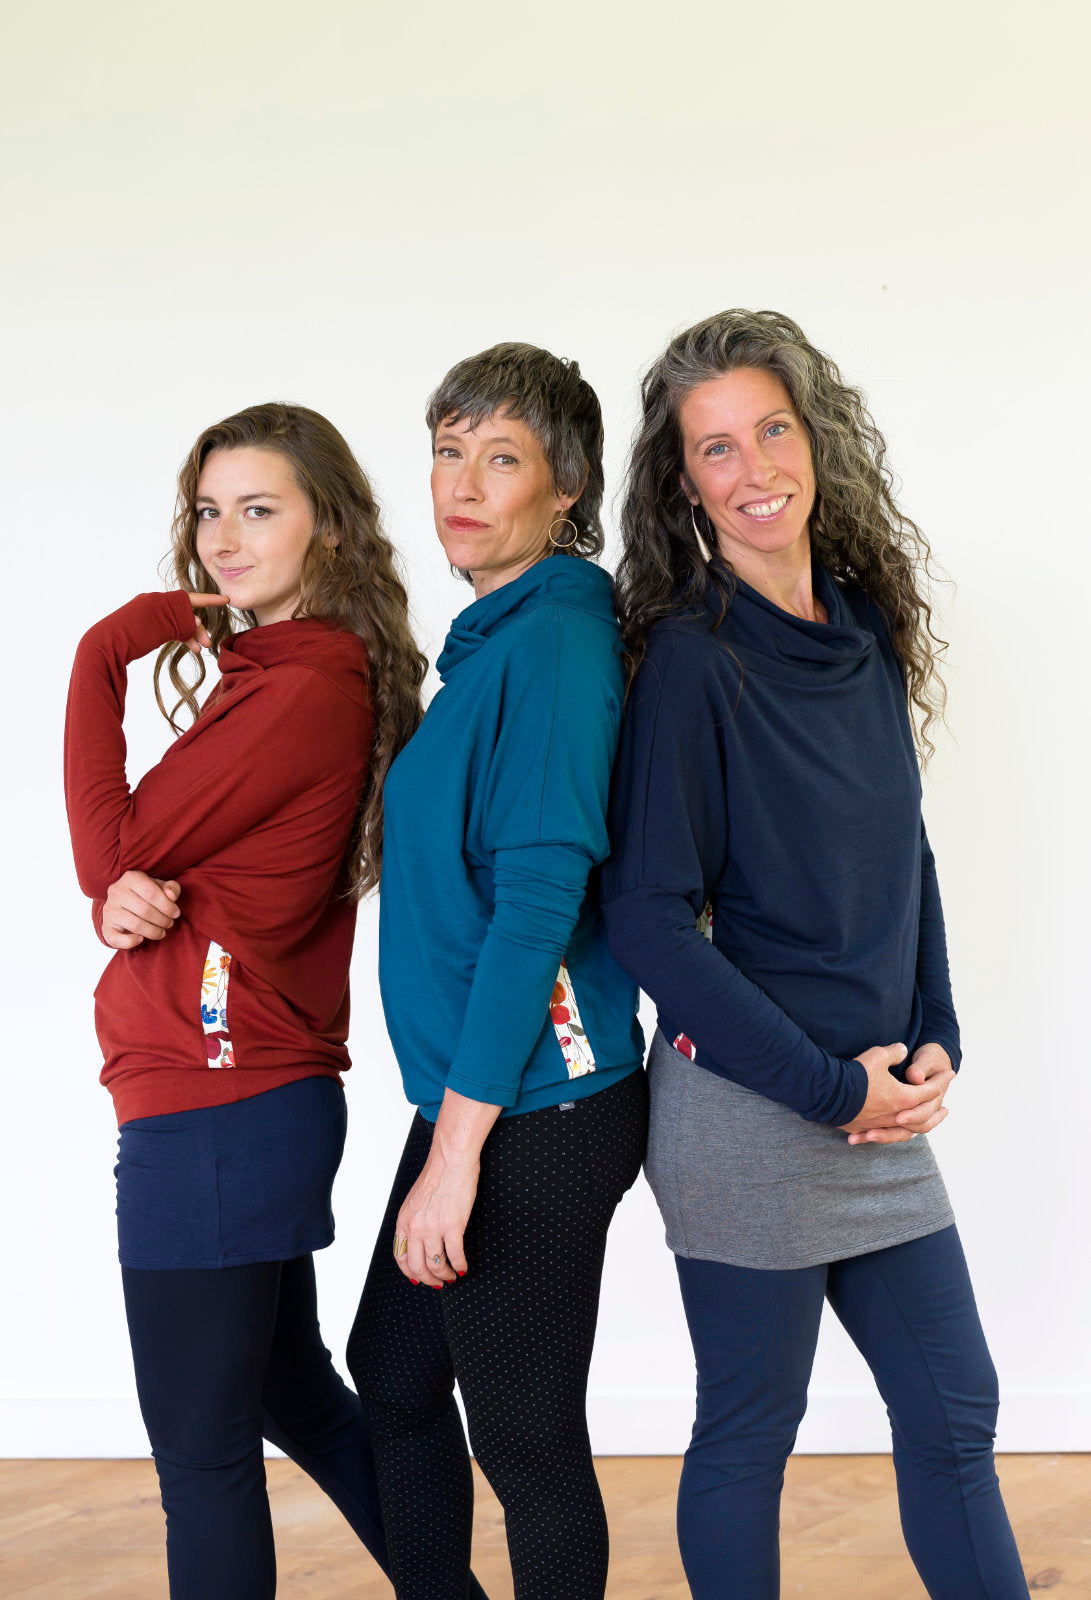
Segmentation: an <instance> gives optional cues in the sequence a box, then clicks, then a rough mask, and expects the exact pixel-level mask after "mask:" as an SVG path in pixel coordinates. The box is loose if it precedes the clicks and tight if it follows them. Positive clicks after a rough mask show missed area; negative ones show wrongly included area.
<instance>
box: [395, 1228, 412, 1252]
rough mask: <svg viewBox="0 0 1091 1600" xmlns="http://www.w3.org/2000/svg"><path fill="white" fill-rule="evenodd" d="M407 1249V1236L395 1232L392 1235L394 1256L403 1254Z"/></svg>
mask: <svg viewBox="0 0 1091 1600" xmlns="http://www.w3.org/2000/svg"><path fill="white" fill-rule="evenodd" d="M408 1250H409V1240H408V1238H406V1237H405V1236H404V1235H403V1234H400V1233H396V1234H395V1235H394V1255H395V1258H400V1257H401V1256H404V1255H405V1254H406V1253H407V1251H408Z"/></svg>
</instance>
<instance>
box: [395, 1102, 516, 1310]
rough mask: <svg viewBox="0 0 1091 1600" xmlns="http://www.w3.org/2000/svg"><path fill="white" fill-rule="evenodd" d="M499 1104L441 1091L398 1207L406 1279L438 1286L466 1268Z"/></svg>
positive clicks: (398, 1247)
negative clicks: (418, 1164) (466, 1239)
mask: <svg viewBox="0 0 1091 1600" xmlns="http://www.w3.org/2000/svg"><path fill="white" fill-rule="evenodd" d="M500 1111H501V1107H500V1106H492V1105H487V1104H485V1102H483V1101H481V1100H470V1099H469V1098H468V1097H467V1096H466V1095H462V1094H458V1093H457V1092H456V1091H455V1090H454V1089H447V1090H446V1091H445V1092H444V1096H443V1104H442V1105H441V1106H440V1108H439V1116H438V1117H437V1118H436V1131H435V1133H434V1134H433V1135H432V1148H431V1150H430V1151H429V1152H428V1160H427V1161H426V1162H425V1163H424V1170H423V1171H422V1173H421V1175H420V1177H419V1178H418V1179H417V1181H416V1183H415V1184H414V1185H413V1187H412V1188H411V1189H410V1191H409V1193H408V1194H407V1195H406V1197H405V1200H404V1201H403V1203H402V1208H401V1210H400V1211H399V1212H398V1221H397V1226H396V1228H395V1231H394V1238H393V1240H392V1241H391V1242H392V1246H393V1250H394V1259H395V1260H396V1261H397V1263H398V1266H399V1267H400V1268H401V1270H402V1272H404V1274H405V1276H406V1277H407V1278H408V1279H409V1281H410V1283H413V1284H418V1283H423V1284H427V1285H428V1286H429V1288H432V1289H442V1288H443V1285H444V1284H445V1283H453V1282H454V1281H455V1279H456V1278H461V1277H463V1276H464V1275H465V1273H466V1270H467V1263H466V1254H465V1251H464V1249H463V1245H462V1240H463V1236H464V1234H465V1232H466V1224H467V1223H468V1222H469V1220H470V1212H471V1211H472V1210H473V1205H474V1201H475V1200H476V1198H477V1180H478V1177H479V1175H480V1172H481V1150H482V1147H483V1145H484V1143H485V1140H486V1139H487V1138H488V1136H489V1133H490V1131H491V1129H492V1126H493V1123H494V1122H495V1121H496V1119H497V1117H498V1116H499V1115H500Z"/></svg>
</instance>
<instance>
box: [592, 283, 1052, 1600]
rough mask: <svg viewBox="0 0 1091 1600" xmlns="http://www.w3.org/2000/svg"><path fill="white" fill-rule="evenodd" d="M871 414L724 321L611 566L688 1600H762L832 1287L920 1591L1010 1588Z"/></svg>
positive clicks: (739, 319)
mask: <svg viewBox="0 0 1091 1600" xmlns="http://www.w3.org/2000/svg"><path fill="white" fill-rule="evenodd" d="M884 451H885V446H884V443H883V440H882V437H881V435H880V434H879V433H878V431H877V429H876V428H875V425H874V423H873V422H872V420H871V418H870V416H869V415H868V412H867V410H866V407H865V404H864V401H863V398H862V396H861V395H860V394H859V393H858V392H857V391H856V390H855V389H853V388H851V387H849V386H848V385H847V384H845V383H844V381H843V380H842V378H841V376H840V374H839V372H838V370H837V368H836V367H835V366H834V364H833V362H832V361H831V360H830V359H829V357H827V356H825V355H823V354H822V352H821V351H819V350H816V349H815V347H814V346H813V345H811V344H810V343H809V342H808V340H807V339H806V338H805V337H804V335H803V333H802V331H801V330H800V329H799V328H798V327H797V326H796V324H795V323H794V322H792V321H790V320H789V319H788V318H787V317H784V316H781V315H779V314H777V313H775V312H768V311H765V312H749V311H727V312H724V313H723V314H722V315H721V316H717V317H711V318H709V319H708V320H707V321H706V322H703V323H700V324H698V325H697V326H696V327H693V328H689V329H687V330H686V331H685V332H683V333H681V334H679V335H678V336H677V338H675V339H674V340H672V341H671V343H670V345H669V346H668V347H667V349H666V351H665V352H664V354H663V355H662V356H661V357H660V359H659V360H658V361H656V362H655V363H654V365H653V366H652V368H651V370H650V371H649V373H648V375H647V377H646V378H645V381H644V386H643V425H642V427H641V428H640V430H639V431H638V435H637V438H636V442H635V444H634V448H633V458H632V466H631V470H630V476H629V485H628V493H627V496H626V500H625V506H624V513H623V518H622V528H623V535H624V542H625V553H624V558H623V560H622V564H621V569H620V572H619V585H618V587H619V612H620V615H621V620H622V634H623V638H624V641H625V645H626V648H627V651H628V656H629V661H630V665H631V669H632V672H633V677H632V684H631V695H630V700H629V706H628V711H627V714H626V720H625V727H624V731H623V735H622V740H621V750H620V755H619V758H618V767H617V772H616V774H615V782H614V790H613V797H612V803H611V837H612V841H613V847H614V854H613V856H612V858H611V861H610V863H609V864H608V867H607V869H606V871H605V873H604V875H603V899H604V911H605V916H606V921H607V925H608V928H609V933H610V945H611V948H612V950H613V951H614V954H615V955H616V956H617V958H618V960H619V961H620V962H621V963H622V965H623V966H624V967H625V968H626V970H627V971H628V972H630V973H631V974H632V975H633V976H634V977H635V978H636V979H637V980H638V981H639V982H640V984H641V987H642V988H643V989H644V990H645V991H646V992H647V993H648V994H649V995H650V996H651V997H652V999H653V1000H655V1002H656V1004H657V1005H658V1007H659V1031H658V1032H657V1034H656V1036H655V1040H654V1042H653V1045H652V1051H651V1057H650V1060H649V1079H650V1085H651V1102H652V1115H651V1129H650V1134H649V1147H648V1160H647V1173H648V1177H649V1180H650V1182H651V1185H652V1188H653V1189H654V1190H655V1193H656V1197H657V1199H658V1201H659V1204H660V1208H661V1210H662V1212H663V1216H664V1219H665V1221H666V1224H667V1242H668V1244H669V1246H670V1248H671V1249H672V1250H673V1251H674V1252H675V1255H676V1258H677V1263H678V1273H679V1278H680V1281H681V1286H682V1296H683V1300H684V1302H685V1308H686V1315H687V1318H688V1321H689V1326H690V1332H691V1335H692V1338H693V1344H694V1350H695V1353H696V1357H697V1384H698V1396H697V1421H696V1425H695V1428H694V1432H693V1438H692V1441H691V1444H690V1447H689V1450H688V1451H687V1454H686V1460H685V1465H684V1468H683V1472H682V1482H681V1487H680V1491H679V1504H678V1530H679V1541H680V1544H681V1549H682V1558H683V1562H684V1564H685V1569H686V1575H687V1578H688V1579H689V1584H690V1588H691V1590H692V1593H693V1594H694V1596H695V1597H696V1600H723V1597H724V1596H727V1595H731V1596H732V1597H734V1600H775V1597H776V1596H777V1595H778V1594H779V1592H780V1585H779V1553H778V1520H779V1499H780V1490H781V1485H782V1482H783V1475H784V1465H785V1461H786V1459H787V1457H788V1455H789V1453H790V1451H791V1449H792V1446H793V1443H794V1440H795V1433H796V1428H797V1427H798V1425H799V1421H800V1419H801V1417H802V1415H803V1411H804V1408H805V1405H806V1396H807V1384H808V1379H809V1376H810V1371H811V1363H812V1360H813V1356H814V1350H815V1344H816V1340H817V1337H818V1327H819V1318H820V1315H821V1311H822V1304H823V1299H824V1298H826V1299H829V1301H830V1303H831V1305H832V1306H833V1308H834V1310H835V1311H836V1313H837V1315H838V1317H839V1318H840V1320H841V1321H842V1323H843V1324H844V1326H845V1327H846V1329H847V1330H848V1332H849V1334H850V1336H851V1337H852V1339H853V1340H854V1341H855V1343H856V1344H857V1346H858V1348H859V1349H860V1351H861V1352H862V1354H863V1355H864V1356H865V1358H866V1359H867V1361H868V1363H869V1364H870V1366H871V1369H872V1372H873V1373H874V1375H875V1379H876V1382H877V1384H878V1386H879V1388H880V1390H881V1392H882V1395H883V1399H884V1400H885V1402H886V1405H887V1409H888V1412H889V1415H890V1417H891V1422H892V1427H893V1432H894V1462H895V1466H896V1469H897V1475H898V1493H899V1500H900V1506H901V1514H902V1525H903V1528H904V1530H905V1536H906V1541H907V1544H908V1546H909V1549H910V1553H911V1555H912V1557H913V1560H914V1562H915V1563H916V1566H917V1569H918V1571H919V1572H920V1575H921V1578H922V1580H923V1582H924V1585H925V1587H926V1588H927V1590H928V1593H929V1594H930V1595H931V1596H933V1600H941V1597H942V1600H1025V1597H1026V1594H1027V1588H1026V1583H1025V1581H1024V1579H1023V1575H1022V1571H1021V1568H1020V1564H1019V1557H1018V1552H1017V1551H1016V1548H1015V1543H1014V1540H1013V1538H1012V1533H1011V1529H1010V1527H1009V1525H1008V1520H1007V1516H1006V1514H1005V1511H1004V1505H1003V1502H1002V1500H1001V1497H1000V1492H999V1488H998V1485H997V1482H996V1474H995V1471H994V1468H993V1455H992V1445H993V1430H994V1426H995V1421H996V1410H997V1394H996V1375H995V1373H994V1371H993V1368H992V1363H991V1362H990V1359H989V1353H988V1350H987V1348H986V1345H985V1339H984V1335H983V1333H982V1331H981V1325H980V1322H979V1320H978V1316H977V1310H976V1307H975V1305H974V1298H973V1291H972V1289H971V1286H970V1281H969V1277H968V1275H967V1270H966V1263H965V1259H964V1257H963V1254H962V1250H961V1246H960V1244H959V1240H958V1234H957V1231H956V1229H955V1226H954V1218H953V1215H952V1212H951V1207H950V1203H949V1201H948V1199H947V1195H946V1192H945V1190H944V1186H943V1181H942V1179H941V1178H940V1175H939V1172H938V1169H937V1167H936V1163H935V1158H934V1157H933V1155H932V1152H931V1150H930V1148H929V1146H928V1144H927V1141H926V1140H925V1139H924V1138H923V1137H922V1135H924V1134H926V1133H927V1132H928V1131H929V1129H931V1128H934V1127H936V1126H938V1124H939V1123H940V1122H941V1121H942V1119H943V1118H944V1117H945V1116H946V1114H947V1113H946V1108H945V1106H944V1104H943V1100H944V1096H945V1094H946V1092H947V1090H948V1088H949V1087H950V1084H951V1083H952V1081H953V1078H954V1073H955V1070H956V1069H957V1067H958V1065H959V1059H960V1057H959V1033H958V1024H957V1021H956V1018H955V1012H954V1007H953V1004H952V1000H951V986H950V981H949V977H948V970H947V953H946V943H945V937H944V925H943V914H942V910H941V907H940V898H939V889H938V886H937V879H936V868H935V861H934V858H933V855H932V851H931V849H930V848H929V844H928V839H927V836H926V835H925V832H924V828H923V825H922V822H921V786H920V779H919V776H918V766H917V758H916V752H915V750H914V726H913V720H912V718H911V715H910V713H911V711H913V712H915V713H917V721H918V724H919V735H920V741H921V743H922V745H923V747H924V750H925V751H927V750H928V749H929V748H930V746H929V745H928V737H927V735H928V725H929V722H930V721H931V719H932V718H933V717H934V716H935V715H936V714H937V713H938V712H939V711H940V710H941V709H942V691H941V689H940V686H939V684H938V680H937V677H936V672H935V669H936V660H937V655H938V653H939V649H940V645H939V641H938V640H937V639H936V637H935V635H934V634H933V632H932V629H931V625H930V613H929V606H928V600H927V596H926V593H925V590H924V588H923V570H924V569H926V567H927V558H928V547H927V545H926V543H925V541H924V539H923V536H922V535H921V533H920V530H919V529H918V528H917V527H916V526H915V525H914V524H913V523H912V522H911V521H910V520H909V518H908V517H906V516H905V515H904V513H902V512H901V511H900V510H899V509H898V507H897V506H896V504H895V502H894V500H893V497H892V494H891V489H890V478H889V474H888V473H887V471H886V469H885V466H884Z"/></svg>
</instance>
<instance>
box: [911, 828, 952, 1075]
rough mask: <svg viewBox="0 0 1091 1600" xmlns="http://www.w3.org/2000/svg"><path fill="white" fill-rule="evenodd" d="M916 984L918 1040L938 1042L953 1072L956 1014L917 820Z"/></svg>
mask: <svg viewBox="0 0 1091 1600" xmlns="http://www.w3.org/2000/svg"><path fill="white" fill-rule="evenodd" d="M917 988H918V990H919V991H920V997H921V1006H922V1012H923V1014H922V1017H921V1032H920V1042H921V1044H939V1045H942V1046H943V1048H944V1049H945V1050H946V1052H947V1054H948V1055H949V1056H950V1058H951V1065H952V1066H953V1067H954V1069H955V1071H956V1072H957V1071H958V1069H959V1067H960V1065H961V1063H962V1048H961V1043H960V1039H959V1028H958V1018H957V1017H956V1015H955V1006H954V1001H953V999H952V997H951V973H950V968H949V966H948V963H947V932H946V929H945V927H944V923H943V906H942V904H941V903H940V895H939V879H938V878H937V876H936V858H935V856H934V855H933V854H932V847H931V845H930V844H929V843H928V835H927V833H926V832H925V830H924V824H923V823H922V824H921V921H920V936H919V940H918V944H917Z"/></svg>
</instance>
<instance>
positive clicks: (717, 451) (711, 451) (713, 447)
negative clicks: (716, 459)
mask: <svg viewBox="0 0 1091 1600" xmlns="http://www.w3.org/2000/svg"><path fill="white" fill-rule="evenodd" d="M729 448H730V446H729V445H726V444H724V443H723V441H722V440H721V441H720V442H719V443H718V444H710V445H709V447H708V449H707V450H706V451H705V455H706V456H718V455H723V454H724V453H725V452H726V451H727V450H728V449H729Z"/></svg>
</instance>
